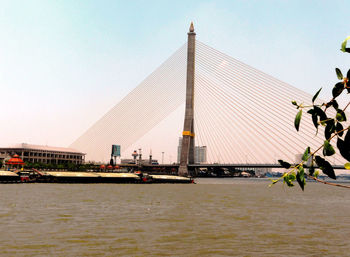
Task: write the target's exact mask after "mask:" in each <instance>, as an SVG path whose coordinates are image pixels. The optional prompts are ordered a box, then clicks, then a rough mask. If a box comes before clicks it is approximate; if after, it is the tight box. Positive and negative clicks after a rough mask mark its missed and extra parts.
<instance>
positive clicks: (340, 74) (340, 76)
mask: <svg viewBox="0 0 350 257" xmlns="http://www.w3.org/2000/svg"><path fill="white" fill-rule="evenodd" d="M335 72H336V73H337V77H338V79H340V80H342V79H343V74H342V73H341V71H340V70H339V69H338V68H335Z"/></svg>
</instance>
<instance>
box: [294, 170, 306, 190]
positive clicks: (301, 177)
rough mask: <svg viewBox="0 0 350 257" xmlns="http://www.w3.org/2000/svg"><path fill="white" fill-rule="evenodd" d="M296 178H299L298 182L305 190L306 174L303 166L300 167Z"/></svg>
mask: <svg viewBox="0 0 350 257" xmlns="http://www.w3.org/2000/svg"><path fill="white" fill-rule="evenodd" d="M296 179H297V182H298V184H299V186H300V188H301V189H302V190H303V191H304V186H305V176H304V168H303V167H299V171H298V172H297V175H296Z"/></svg>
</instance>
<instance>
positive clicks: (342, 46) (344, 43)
mask: <svg viewBox="0 0 350 257" xmlns="http://www.w3.org/2000/svg"><path fill="white" fill-rule="evenodd" d="M349 39H350V36H349V37H347V38H346V39H345V40H344V41H343V43H342V44H341V48H340V50H341V51H343V52H347V48H346V43H347V42H348V40H349Z"/></svg>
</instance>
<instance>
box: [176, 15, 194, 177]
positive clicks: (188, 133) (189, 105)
mask: <svg viewBox="0 0 350 257" xmlns="http://www.w3.org/2000/svg"><path fill="white" fill-rule="evenodd" d="M187 35H188V41H187V80H186V107H185V108H186V109H185V121H184V130H183V132H182V147H181V154H180V166H179V172H178V173H179V175H180V176H188V175H189V172H188V167H187V165H188V164H193V163H194V136H195V134H194V123H193V122H194V121H193V116H194V71H195V50H196V33H195V32H194V26H193V22H191V26H190V30H189V32H188V33H187Z"/></svg>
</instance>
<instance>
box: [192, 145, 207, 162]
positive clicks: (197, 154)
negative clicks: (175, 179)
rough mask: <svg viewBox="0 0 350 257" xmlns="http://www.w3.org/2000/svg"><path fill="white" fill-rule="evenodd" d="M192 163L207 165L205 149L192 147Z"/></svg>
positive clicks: (203, 147)
mask: <svg viewBox="0 0 350 257" xmlns="http://www.w3.org/2000/svg"><path fill="white" fill-rule="evenodd" d="M194 163H198V164H201V163H207V147H206V146H195V147H194Z"/></svg>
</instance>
